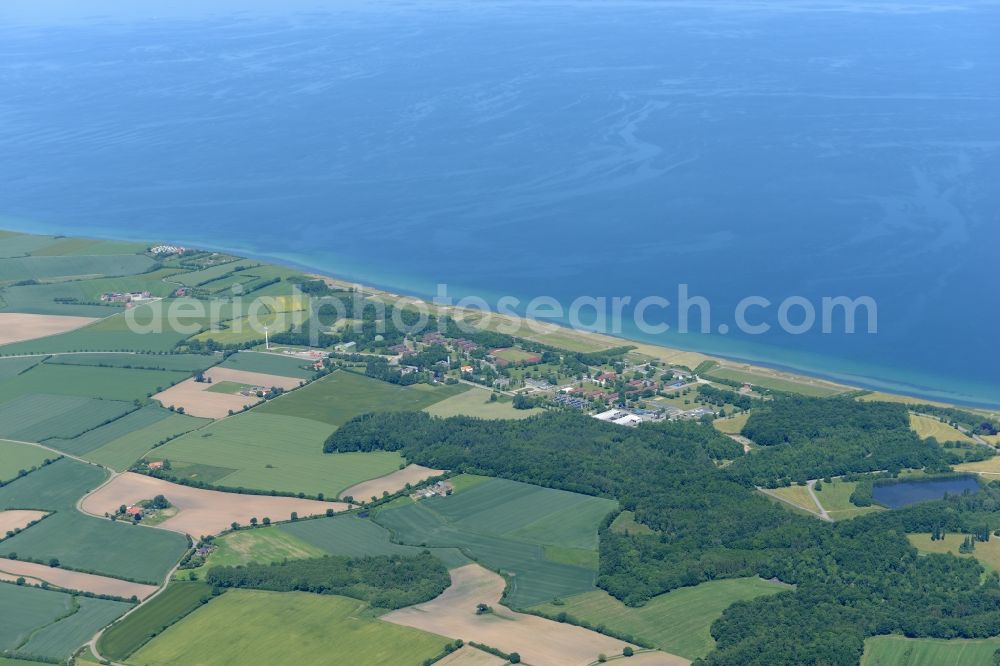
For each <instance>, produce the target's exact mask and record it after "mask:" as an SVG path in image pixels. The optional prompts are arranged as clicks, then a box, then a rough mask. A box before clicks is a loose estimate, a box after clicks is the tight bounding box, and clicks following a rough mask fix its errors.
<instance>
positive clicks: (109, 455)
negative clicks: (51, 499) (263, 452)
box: [83, 407, 210, 472]
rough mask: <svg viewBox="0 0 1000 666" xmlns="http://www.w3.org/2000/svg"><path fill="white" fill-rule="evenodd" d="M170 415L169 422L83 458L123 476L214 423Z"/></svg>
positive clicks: (127, 436) (139, 431)
mask: <svg viewBox="0 0 1000 666" xmlns="http://www.w3.org/2000/svg"><path fill="white" fill-rule="evenodd" d="M146 409H150V408H148V407H147V408H146ZM157 409H158V408H157ZM168 413H169V416H167V417H166V418H165V419H159V420H157V421H155V422H154V423H151V424H150V425H148V426H146V427H145V428H139V429H136V430H132V431H130V432H127V433H125V434H124V435H122V436H121V437H118V438H116V439H113V440H111V441H110V442H108V443H106V444H103V445H102V446H100V447H99V448H97V449H94V450H92V451H88V452H87V453H86V454H85V455H84V456H83V457H85V458H86V459H87V460H91V461H93V462H96V463H98V464H101V465H106V466H108V467H110V468H112V469H115V470H117V471H119V472H121V471H124V470H126V469H128V468H129V467H131V466H132V465H133V464H134V463H135V462H136V461H137V460H139V458H141V457H142V456H143V454H145V453H147V452H148V451H149V450H150V449H152V448H153V447H154V446H157V445H158V444H160V443H162V442H166V441H167V440H170V439H173V438H174V437H177V436H179V435H183V434H184V433H187V432H191V431H192V430H196V429H198V428H201V427H202V426H205V425H207V424H208V423H210V421H209V420H208V419H199V418H195V417H193V416H187V415H185V414H175V413H172V412H169V411H168ZM126 418H127V417H126Z"/></svg>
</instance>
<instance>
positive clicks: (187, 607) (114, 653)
mask: <svg viewBox="0 0 1000 666" xmlns="http://www.w3.org/2000/svg"><path fill="white" fill-rule="evenodd" d="M211 596H212V588H211V587H209V586H208V585H205V584H204V583H183V582H174V583H171V584H170V585H169V586H168V587H167V588H166V589H165V590H164V591H163V592H162V593H160V594H158V595H156V596H155V597H154V598H153V599H152V600H150V601H149V602H148V603H146V604H143V605H142V606H141V607H140V608H139V609H138V610H136V611H135V612H134V613H131V614H129V615H128V616H127V617H126V618H124V619H123V620H122V621H121V622H118V623H116V624H114V625H113V626H111V627H109V628H108V629H107V630H106V631H105V632H104V633H103V634H102V635H101V639H100V641H98V643H97V649H98V651H99V652H100V653H101V655H103V656H104V657H108V658H110V659H113V660H115V661H122V660H124V659H126V658H127V657H128V656H129V655H131V654H132V653H133V652H135V651H136V650H138V649H139V648H140V647H142V646H143V645H145V644H146V643H148V642H149V640H150V639H151V638H152V637H153V636H156V635H157V634H159V633H161V632H162V631H163V629H164V627H169V626H170V625H172V624H174V623H175V622H177V621H178V620H180V619H181V618H183V617H184V616H185V615H187V614H188V613H191V612H192V611H194V610H196V609H197V608H200V607H201V605H202V604H203V603H205V602H207V600H208V599H210V598H211Z"/></svg>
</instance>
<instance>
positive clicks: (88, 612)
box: [0, 584, 132, 664]
mask: <svg viewBox="0 0 1000 666" xmlns="http://www.w3.org/2000/svg"><path fill="white" fill-rule="evenodd" d="M131 607H132V606H131V604H127V603H123V602H120V601H106V600H102V599H91V598H87V597H80V596H73V595H70V594H66V593H63V592H57V591H54V590H42V589H39V588H37V587H30V586H19V585H9V584H0V617H3V619H4V621H3V622H0V650H4V651H10V652H13V653H21V654H30V655H33V656H37V657H44V658H47V659H52V660H64V659H66V658H68V657H69V656H70V655H71V654H73V652H75V651H76V649H77V648H78V647H80V646H81V645H83V644H84V643H85V642H87V640H89V639H90V637H91V636H93V635H94V634H95V633H97V631H98V630H99V629H100V628H101V627H103V626H104V625H106V624H108V623H110V622H111V621H113V620H114V619H115V618H117V617H118V616H120V615H122V614H123V613H125V612H126V611H127V610H129V609H130V608H131ZM15 663H16V664H22V663H25V664H26V663H28V662H20V661H18V662H15Z"/></svg>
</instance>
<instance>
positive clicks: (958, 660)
mask: <svg viewBox="0 0 1000 666" xmlns="http://www.w3.org/2000/svg"><path fill="white" fill-rule="evenodd" d="M997 650H1000V638H987V639H983V640H964V639H959V638H956V639H952V640H942V639H938V638H906V637H904V636H875V637H873V638H869V639H868V640H866V641H865V654H864V656H863V657H862V658H861V664H862V666H939V665H940V664H947V665H948V666H986V665H987V664H994V663H996V661H995V658H994V657H995V654H996V652H997Z"/></svg>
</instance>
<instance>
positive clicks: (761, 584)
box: [535, 578, 789, 659]
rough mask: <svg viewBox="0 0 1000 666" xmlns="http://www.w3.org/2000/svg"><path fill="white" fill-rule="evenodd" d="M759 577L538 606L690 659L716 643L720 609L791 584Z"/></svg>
mask: <svg viewBox="0 0 1000 666" xmlns="http://www.w3.org/2000/svg"><path fill="white" fill-rule="evenodd" d="M787 589H789V588H787V587H786V586H784V585H779V584H776V583H771V582H768V581H765V580H762V579H760V578H733V579H728V580H715V581H710V582H707V583H701V584H700V585H696V586H694V587H682V588H680V589H677V590H673V591H672V592H668V593H666V594H661V595H659V596H657V597H653V598H652V599H650V600H649V601H648V602H647V603H646V604H645V605H644V606H640V607H638V608H632V607H629V606H626V605H625V604H623V603H622V602H620V601H618V600H617V599H615V598H614V597H612V596H611V595H610V594H608V593H607V592H605V591H603V590H597V591H594V592H587V593H586V594H580V595H577V596H574V597H569V598H567V599H563V600H561V602H560V603H558V604H553V603H548V604H542V605H539V606H535V609H536V610H540V611H543V612H544V613H546V614H547V615H556V614H558V613H566V614H568V615H572V616H573V617H575V618H577V619H579V620H587V621H588V622H591V623H592V624H594V625H595V626H596V625H599V624H603V625H606V626H607V627H608V628H609V629H612V630H614V631H617V632H621V633H624V634H627V635H631V636H635V637H637V638H640V639H643V640H645V641H648V642H650V643H652V644H653V645H655V646H656V647H658V648H660V649H661V650H663V651H665V652H669V653H671V654H676V655H680V656H681V657H685V658H687V659H697V658H698V657H704V656H705V655H707V654H708V653H709V652H711V651H712V649H713V648H714V647H715V639H713V638H712V635H711V633H710V632H709V630H710V629H711V627H712V623H713V622H714V621H715V620H716V618H718V617H719V616H720V615H721V614H722V611H724V610H725V609H726V608H728V607H729V606H730V605H732V604H733V603H735V602H737V601H746V600H749V599H754V598H756V597H759V596H763V595H765V594H776V593H778V592H782V591H784V590H787Z"/></svg>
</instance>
